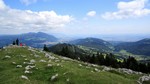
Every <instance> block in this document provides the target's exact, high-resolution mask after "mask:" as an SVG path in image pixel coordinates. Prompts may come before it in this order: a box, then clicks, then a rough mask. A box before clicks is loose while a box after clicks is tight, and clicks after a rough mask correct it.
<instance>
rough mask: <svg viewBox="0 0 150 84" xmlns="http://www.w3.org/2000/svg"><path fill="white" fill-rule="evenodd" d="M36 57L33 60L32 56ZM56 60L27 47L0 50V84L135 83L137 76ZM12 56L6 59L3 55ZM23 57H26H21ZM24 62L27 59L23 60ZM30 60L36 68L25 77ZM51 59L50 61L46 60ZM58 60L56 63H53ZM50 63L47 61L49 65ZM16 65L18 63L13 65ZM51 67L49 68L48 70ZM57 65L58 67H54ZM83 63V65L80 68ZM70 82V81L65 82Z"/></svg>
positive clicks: (67, 60)
mask: <svg viewBox="0 0 150 84" xmlns="http://www.w3.org/2000/svg"><path fill="white" fill-rule="evenodd" d="M35 54H36V55H39V57H35V56H34V55H35ZM49 54H50V55H52V56H54V57H55V59H53V60H52V59H48V58H46V57H45V54H44V53H43V52H41V51H39V50H35V51H30V50H28V48H27V47H25V48H22V47H17V48H6V49H5V50H0V84H137V82H136V80H137V79H138V77H139V76H138V75H127V74H121V73H114V72H107V71H100V72H96V71H94V69H95V68H98V69H100V70H101V69H102V67H101V66H90V68H86V67H87V64H84V63H82V62H78V61H75V60H71V59H63V58H62V57H60V56H57V55H54V54H52V53H49ZM6 55H9V56H11V58H10V59H5V56H6ZM23 56H26V57H23ZM25 59H28V60H27V61H25ZM31 59H34V60H36V62H35V65H36V68H38V69H36V68H33V69H31V70H30V71H32V72H33V73H31V74H25V73H24V71H25V67H26V66H27V64H23V62H29V61H30V60H31ZM40 59H43V60H46V61H47V62H46V63H41V62H39V60H40ZM49 60H51V61H49ZM56 60H58V62H56ZM48 61H49V62H48ZM12 62H16V63H17V64H12ZM47 64H52V65H53V66H52V67H47ZM58 64H59V66H57V65H58ZM79 64H82V66H79ZM16 65H22V66H23V67H22V68H16ZM91 71H94V72H91ZM56 73H58V78H57V79H56V80H54V81H51V80H50V79H51V77H52V76H53V75H55V74H56ZM21 75H26V76H27V77H28V78H29V80H30V81H29V80H24V79H21V78H20V77H21ZM67 79H69V82H67V81H66V80H67Z"/></svg>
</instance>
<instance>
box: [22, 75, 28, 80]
mask: <svg viewBox="0 0 150 84" xmlns="http://www.w3.org/2000/svg"><path fill="white" fill-rule="evenodd" d="M21 78H22V79H25V80H29V79H28V77H27V76H25V75H22V76H21Z"/></svg>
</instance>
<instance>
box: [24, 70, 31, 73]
mask: <svg viewBox="0 0 150 84" xmlns="http://www.w3.org/2000/svg"><path fill="white" fill-rule="evenodd" d="M24 73H25V74H30V73H32V72H31V71H27V70H25V71H24Z"/></svg>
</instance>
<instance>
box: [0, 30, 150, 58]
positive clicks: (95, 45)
mask: <svg viewBox="0 0 150 84" xmlns="http://www.w3.org/2000/svg"><path fill="white" fill-rule="evenodd" d="M17 38H18V39H19V41H20V42H21V43H24V44H26V45H28V46H32V47H36V48H42V47H43V45H44V44H47V45H48V46H51V45H55V44H57V43H58V42H59V39H58V38H56V37H55V36H53V35H49V34H46V33H43V32H38V33H26V34H19V35H0V47H2V46H6V45H8V44H12V42H13V41H15V40H16V39H17ZM67 44H73V45H74V46H72V45H70V46H72V48H74V49H75V50H76V51H77V50H79V51H82V50H80V49H78V48H79V46H80V48H81V47H82V49H84V50H92V49H96V50H98V51H100V52H114V51H115V52H119V51H121V50H126V51H127V52H129V53H133V54H136V55H145V56H150V39H143V40H140V41H136V42H121V41H105V40H102V39H98V38H83V39H77V40H73V41H69V42H67ZM75 45H76V46H78V48H76V47H75ZM56 46H60V45H56ZM56 46H55V47H56ZM61 46H62V45H61ZM67 46H68V45H67ZM56 48H57V47H56ZM59 48H60V47H59ZM54 50H56V49H54Z"/></svg>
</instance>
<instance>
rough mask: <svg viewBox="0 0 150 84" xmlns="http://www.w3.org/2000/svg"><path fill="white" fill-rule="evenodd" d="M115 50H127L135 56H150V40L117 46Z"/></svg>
mask: <svg viewBox="0 0 150 84" xmlns="http://www.w3.org/2000/svg"><path fill="white" fill-rule="evenodd" d="M115 49H116V51H120V50H126V51H127V52H130V53H133V54H137V55H146V56H150V39H143V40H140V41H137V42H124V43H120V44H118V45H116V46H115Z"/></svg>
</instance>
